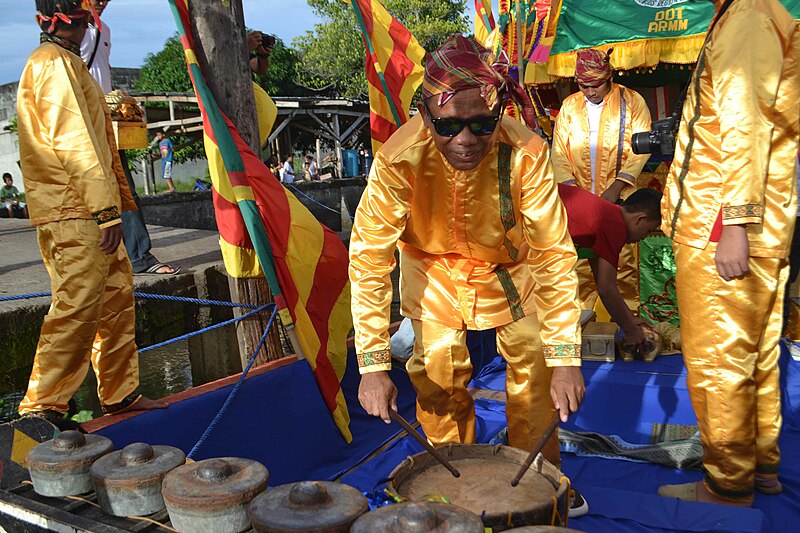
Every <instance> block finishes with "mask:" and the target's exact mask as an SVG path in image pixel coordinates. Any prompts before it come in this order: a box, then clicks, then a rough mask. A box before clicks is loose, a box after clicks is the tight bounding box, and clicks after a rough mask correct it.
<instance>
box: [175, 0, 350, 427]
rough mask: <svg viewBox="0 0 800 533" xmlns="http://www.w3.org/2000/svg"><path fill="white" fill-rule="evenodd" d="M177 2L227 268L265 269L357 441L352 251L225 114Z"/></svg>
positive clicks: (342, 423) (336, 412)
mask: <svg viewBox="0 0 800 533" xmlns="http://www.w3.org/2000/svg"><path fill="white" fill-rule="evenodd" d="M169 3H170V7H171V8H172V12H173V15H174V17H175V23H176V24H177V26H178V33H179V34H180V38H181V43H182V44H183V50H184V54H185V56H186V64H187V66H188V68H189V75H190V77H191V79H192V84H193V85H194V89H195V93H196V94H197V102H198V105H199V107H200V111H201V114H202V116H203V136H204V141H205V149H206V155H207V156H208V162H209V170H210V173H211V179H212V182H213V185H214V190H213V198H214V209H215V212H216V218H217V226H218V227H219V232H220V246H221V248H222V252H223V258H224V259H225V267H226V269H227V270H228V272H229V273H230V275H231V276H234V277H252V276H254V275H258V274H259V273H260V272H261V271H263V273H264V276H265V277H266V278H267V281H268V282H269V285H270V290H271V291H272V293H273V295H274V297H275V303H276V304H277V306H278V309H279V310H280V317H281V321H282V322H283V324H284V326H287V325H291V324H294V327H295V328H296V331H297V336H298V338H299V342H300V346H301V347H302V350H303V352H304V353H305V355H306V357H307V358H308V362H309V363H310V365H311V368H312V369H313V371H314V376H315V378H316V381H317V384H318V385H319V388H320V392H321V394H322V397H323V399H324V401H325V404H326V405H327V407H328V409H329V410H330V412H331V414H332V416H333V419H334V422H335V423H336V425H337V426H338V427H339V430H340V431H341V432H342V435H343V436H344V438H345V440H347V442H350V441H351V440H352V435H351V433H350V429H349V423H350V415H349V414H348V412H347V404H346V403H345V400H344V395H343V394H342V390H341V387H340V382H341V379H342V376H343V375H344V371H345V365H346V361H347V346H346V337H347V334H348V333H349V331H350V328H351V327H352V317H351V315H350V283H349V281H348V277H347V267H348V258H347V250H346V249H345V247H344V244H342V241H341V240H340V239H339V237H338V235H337V234H336V233H334V232H333V231H331V230H330V229H328V228H326V227H325V226H323V225H321V224H320V223H319V222H318V221H317V220H316V219H315V218H314V217H313V216H312V215H311V213H310V212H309V211H308V210H307V209H306V208H305V207H304V206H303V205H302V204H301V203H300V202H299V201H298V200H297V198H295V196H294V195H292V194H290V193H289V192H288V191H287V190H286V189H285V188H284V187H283V186H282V185H281V184H280V183H279V182H278V180H277V179H276V178H275V176H274V175H273V174H272V173H271V172H270V171H269V169H267V167H266V166H265V165H264V163H262V162H261V161H260V160H259V158H258V157H256V155H255V154H254V153H253V152H252V151H251V150H250V148H249V147H248V146H247V144H246V143H245V142H244V141H243V140H242V138H241V136H240V135H239V132H238V131H237V130H236V127H235V126H234V125H233V124H232V123H231V121H230V120H229V119H228V117H226V116H225V115H224V114H222V112H221V111H220V109H219V107H218V106H217V103H216V101H215V100H214V97H213V95H212V94H211V92H210V90H209V88H208V86H207V85H206V82H205V79H204V78H203V74H202V72H201V71H200V66H199V65H198V63H197V57H196V56H195V51H194V40H193V38H192V35H191V33H190V32H189V28H190V25H189V10H188V0H169ZM259 265H260V269H259V268H258V266H259Z"/></svg>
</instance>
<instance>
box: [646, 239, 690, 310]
mask: <svg viewBox="0 0 800 533" xmlns="http://www.w3.org/2000/svg"><path fill="white" fill-rule="evenodd" d="M639 301H640V302H641V306H640V314H641V316H642V318H645V319H647V320H648V321H650V322H651V323H652V324H657V323H659V322H669V323H670V324H673V325H675V326H679V325H680V319H679V318H678V296H677V292H676V291H675V258H674V256H673V255H672V241H670V239H669V238H668V237H667V236H665V235H656V236H652V237H646V238H644V239H642V240H641V241H640V242H639Z"/></svg>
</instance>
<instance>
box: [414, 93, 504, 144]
mask: <svg viewBox="0 0 800 533" xmlns="http://www.w3.org/2000/svg"><path fill="white" fill-rule="evenodd" d="M423 104H424V105H425V111H426V112H427V113H428V118H430V119H431V122H433V129H435V130H436V133H438V134H439V135H441V136H442V137H455V136H456V135H458V134H459V133H461V130H463V129H464V128H469V131H471V132H472V134H473V135H477V136H478V137H484V136H486V135H490V134H491V133H492V132H493V131H494V130H495V128H497V123H498V122H499V121H500V116H501V115H502V106H501V107H500V113H499V114H498V115H497V116H493V117H476V118H471V119H468V120H462V119H460V118H436V117H434V116H433V115H431V110H430V108H429V107H428V102H427V101H423Z"/></svg>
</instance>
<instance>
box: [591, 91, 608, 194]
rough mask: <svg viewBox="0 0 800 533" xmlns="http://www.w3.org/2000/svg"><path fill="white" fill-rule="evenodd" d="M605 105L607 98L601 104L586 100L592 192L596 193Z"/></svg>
mask: <svg viewBox="0 0 800 533" xmlns="http://www.w3.org/2000/svg"><path fill="white" fill-rule="evenodd" d="M605 105H606V101H605V100H603V101H602V102H600V103H599V104H593V103H592V102H590V101H589V100H586V111H587V112H588V113H589V154H590V156H591V158H592V193H594V194H597V193H596V192H595V190H594V177H595V168H596V167H597V135H598V132H599V130H600V115H601V114H602V113H603V107H604V106H605Z"/></svg>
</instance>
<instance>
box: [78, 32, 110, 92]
mask: <svg viewBox="0 0 800 533" xmlns="http://www.w3.org/2000/svg"><path fill="white" fill-rule="evenodd" d="M98 34H99V35H98ZM98 37H99V38H100V43H99V44H98V45H97V53H96V54H95V56H94V61H92V66H91V67H90V68H89V72H90V73H91V75H92V77H93V78H94V79H96V80H97V83H99V84H100V88H101V89H103V94H108V93H110V92H111V61H110V60H111V29H110V28H109V27H108V25H107V24H106V23H105V22H104V23H103V31H102V32H98V31H97V26H95V25H94V24H89V28H88V29H87V30H86V35H84V37H83V42H81V59H83V62H84V63H88V62H89V59H91V57H92V52H94V43H95V41H96V39H97V38H98Z"/></svg>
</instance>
